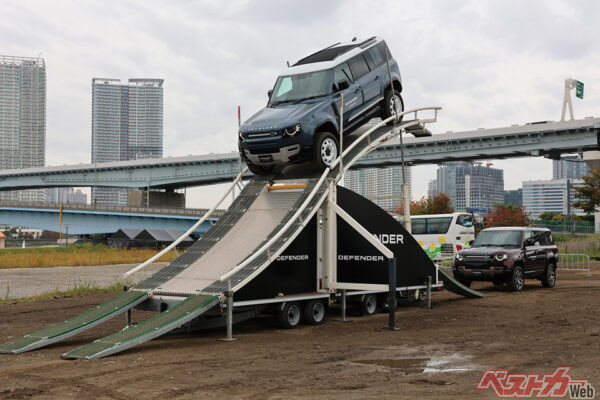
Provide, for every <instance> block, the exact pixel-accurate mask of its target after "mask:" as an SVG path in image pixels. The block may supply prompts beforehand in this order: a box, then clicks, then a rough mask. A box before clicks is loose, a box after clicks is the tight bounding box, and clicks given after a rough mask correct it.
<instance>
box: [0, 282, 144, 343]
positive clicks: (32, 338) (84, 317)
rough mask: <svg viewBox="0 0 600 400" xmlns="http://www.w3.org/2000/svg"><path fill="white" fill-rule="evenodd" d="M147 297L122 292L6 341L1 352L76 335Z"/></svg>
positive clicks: (135, 292)
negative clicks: (97, 304) (58, 321)
mask: <svg viewBox="0 0 600 400" xmlns="http://www.w3.org/2000/svg"><path fill="white" fill-rule="evenodd" d="M147 297H148V294H147V293H146V292H139V291H128V292H124V293H121V294H119V295H118V296H115V297H113V298H112V299H110V300H109V301H107V302H105V303H102V304H100V305H99V306H97V307H95V308H92V309H91V310H88V311H86V312H84V313H82V314H79V315H77V316H75V317H73V318H70V319H68V320H66V321H63V322H60V323H58V324H55V325H52V326H50V327H48V328H44V329H41V330H39V331H36V332H33V333H30V334H28V335H25V336H23V337H22V338H19V339H17V340H13V341H11V342H7V343H4V344H3V345H0V353H11V354H18V353H23V352H25V351H30V350H34V349H38V348H40V347H44V346H47V345H49V344H52V343H56V342H58V341H60V340H62V339H65V338H68V337H71V336H75V335H76V334H78V333H80V332H83V331H85V330H88V329H91V328H93V327H94V326H97V325H99V324H101V323H103V322H104V321H107V320H109V319H111V318H114V317H116V316H117V315H119V314H121V313H122V312H125V311H127V310H129V309H130V308H133V307H135V306H136V305H138V304H139V303H141V302H142V301H144V300H145V299H146V298H147Z"/></svg>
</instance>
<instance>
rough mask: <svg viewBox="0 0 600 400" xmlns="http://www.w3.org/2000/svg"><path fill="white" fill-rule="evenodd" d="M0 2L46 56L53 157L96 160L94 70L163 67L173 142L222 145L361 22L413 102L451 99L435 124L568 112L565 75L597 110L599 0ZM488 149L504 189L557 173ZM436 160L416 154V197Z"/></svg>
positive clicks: (183, 151) (196, 198) (184, 148)
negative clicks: (384, 46)
mask: <svg viewBox="0 0 600 400" xmlns="http://www.w3.org/2000/svg"><path fill="white" fill-rule="evenodd" d="M0 15H2V24H0V54H3V55H14V56H29V57H37V56H38V55H39V54H41V57H43V58H44V60H45V62H46V72H47V129H46V141H47V150H46V164H47V165H62V164H75V163H89V162H90V160H91V92H92V90H91V80H92V78H93V77H103V78H120V79H121V80H122V81H124V82H125V81H127V79H129V78H161V79H164V85H163V87H164V155H165V156H184V155H188V154H194V155H196V154H206V153H224V152H229V151H233V150H236V149H237V112H236V109H237V106H238V105H240V106H241V110H242V118H248V117H249V116H250V115H252V114H253V113H255V112H256V111H258V110H259V109H260V108H262V107H264V106H265V104H266V101H267V90H268V89H270V88H271V87H272V85H273V83H274V81H275V79H276V77H277V75H278V74H279V73H280V72H282V71H283V70H284V69H285V65H286V61H290V62H294V61H297V60H298V59H300V58H302V57H304V56H306V55H308V54H310V53H312V52H314V51H317V50H319V49H321V48H323V47H326V46H328V45H330V44H332V43H335V42H339V41H347V40H350V39H352V38H353V37H354V36H357V37H358V38H365V37H370V36H375V35H376V36H381V37H383V38H384V39H385V40H386V41H387V43H388V45H389V47H390V50H391V54H392V55H393V56H394V58H395V59H396V60H397V62H398V64H399V67H400V70H401V74H402V80H403V88H404V90H403V98H404V103H405V108H406V109H410V108H416V107H421V106H433V105H439V106H441V107H442V108H443V109H442V111H441V112H440V114H439V118H438V122H437V123H436V124H434V125H431V126H430V127H429V129H430V130H432V132H433V133H434V134H437V133H444V132H446V131H455V132H456V131H462V130H471V129H477V128H483V127H485V128H493V127H502V126H510V125H512V124H524V123H527V122H533V121H542V120H554V121H556V120H559V119H560V112H561V106H562V98H563V90H564V89H563V88H564V80H565V78H568V77H570V78H574V79H578V80H580V81H582V82H584V83H585V98H584V100H579V99H576V98H575V97H574V94H573V103H574V104H573V105H574V112H575V117H576V118H583V117H588V116H596V117H598V116H600V109H599V106H600V94H599V91H598V90H596V88H598V87H600V68H599V67H598V65H600V44H599V42H598V38H600V24H598V16H599V15H600V2H598V1H577V2H572V1H552V0H544V1H535V0H531V1H523V0H520V1H512V0H503V1H465V0H460V1H449V0H447V1H441V0H440V1H423V0H421V1H404V0H403V1H398V0H396V1H377V2H370V1H369V2H367V1H322V0H321V1H315V0H304V1H301V2H300V1H283V0H280V1H276V0H273V1H249V0H237V1H235V0H234V1H169V2H166V1H149V0H144V1H106V0H105V1H85V2H75V1H60V0H57V1H52V2H49V1H22V0H19V1H12V0H3V1H2V2H0ZM484 161H487V160H484ZM492 162H493V163H494V167H497V168H501V169H503V170H504V180H505V189H516V188H518V187H520V186H521V184H522V182H523V180H529V179H551V178H552V163H551V161H549V160H547V159H543V158H520V159H513V160H493V161H492ZM435 171H436V166H435V165H427V166H417V167H413V169H412V193H413V198H418V197H420V196H423V195H426V193H427V183H428V181H429V180H431V179H434V178H435ZM222 190H224V186H223V185H215V186H212V187H200V188H191V189H188V190H187V195H188V203H187V205H188V207H210V206H211V205H212V203H213V201H214V200H215V199H216V198H217V197H219V195H220V192H221V191H222Z"/></svg>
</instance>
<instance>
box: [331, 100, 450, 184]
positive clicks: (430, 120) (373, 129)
mask: <svg viewBox="0 0 600 400" xmlns="http://www.w3.org/2000/svg"><path fill="white" fill-rule="evenodd" d="M441 109H442V107H439V106H431V107H419V108H414V109H412V110H408V111H403V112H401V113H399V114H398V116H397V117H398V118H400V117H401V116H403V115H407V114H411V113H414V114H415V119H414V120H412V121H409V122H406V123H404V124H402V125H399V126H398V127H397V128H396V129H398V130H399V131H401V130H402V129H405V128H408V127H409V126H414V125H417V124H418V123H422V124H426V123H430V122H436V121H437V112H438V110H441ZM431 110H433V111H434V112H435V115H434V117H433V118H429V119H422V120H419V119H418V118H417V113H418V112H419V111H431ZM394 119H396V114H394V115H392V116H390V117H388V118H386V119H384V120H383V121H381V122H380V123H378V124H376V125H374V126H373V127H371V128H369V129H368V130H367V131H366V132H365V133H363V134H362V135H360V136H359V137H358V139H356V140H355V141H354V142H352V144H351V145H350V146H348V148H347V149H346V150H344V151H343V153H342V155H341V156H340V157H338V158H336V159H335V161H334V162H333V163H332V164H331V166H330V167H329V168H331V169H333V168H335V166H336V165H337V164H338V163H339V162H340V159H341V158H342V157H344V156H345V155H346V154H347V153H349V152H350V151H351V150H352V149H353V148H354V147H356V146H358V144H359V143H360V142H362V141H363V140H364V139H365V138H368V137H369V135H370V134H371V133H373V132H374V131H376V130H377V129H379V128H381V127H382V126H384V125H386V124H387V123H388V122H391V121H393V120H394ZM377 142H379V140H378V141H376V143H377ZM371 147H372V144H370V145H369V146H368V147H367V149H370V148H371ZM363 153H364V151H362V152H360V153H359V154H360V155H362V154H363ZM355 158H356V157H355ZM352 164H353V163H352V162H350V163H348V164H346V165H345V166H344V171H347V170H348V169H349V168H350V167H351V166H352ZM342 172H343V171H342ZM338 177H341V174H338ZM338 180H339V178H338Z"/></svg>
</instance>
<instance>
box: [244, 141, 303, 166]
mask: <svg viewBox="0 0 600 400" xmlns="http://www.w3.org/2000/svg"><path fill="white" fill-rule="evenodd" d="M301 150H302V147H301V146H300V144H293V145H291V146H285V147H281V148H279V149H278V151H276V152H274V151H272V150H271V151H267V152H263V151H251V150H248V149H243V151H244V157H245V158H246V159H247V160H248V161H250V162H251V163H252V164H254V165H265V166H267V165H279V164H289V163H290V162H292V161H295V160H296V159H298V157H299V156H300V152H301Z"/></svg>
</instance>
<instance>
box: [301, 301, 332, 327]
mask: <svg viewBox="0 0 600 400" xmlns="http://www.w3.org/2000/svg"><path fill="white" fill-rule="evenodd" d="M326 313H327V310H326V308H325V304H323V302H322V301H321V300H311V301H308V302H306V303H305V304H304V322H306V323H307V324H310V325H318V324H320V323H321V322H323V320H324V319H325V314H326Z"/></svg>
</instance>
